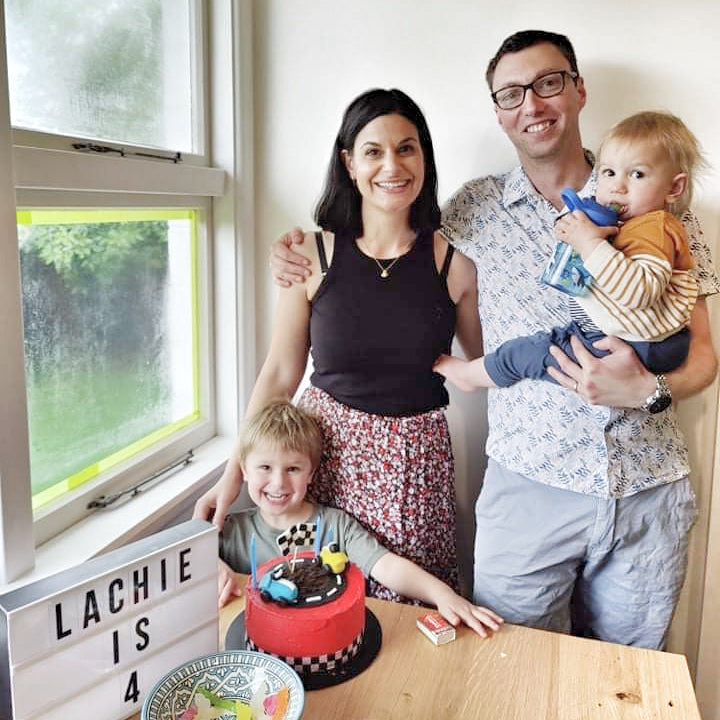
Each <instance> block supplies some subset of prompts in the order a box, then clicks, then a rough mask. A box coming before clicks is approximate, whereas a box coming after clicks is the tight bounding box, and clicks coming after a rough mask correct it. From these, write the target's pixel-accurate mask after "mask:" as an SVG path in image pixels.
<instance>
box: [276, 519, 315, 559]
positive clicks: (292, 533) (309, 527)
mask: <svg viewBox="0 0 720 720" xmlns="http://www.w3.org/2000/svg"><path fill="white" fill-rule="evenodd" d="M296 545H297V546H298V547H313V546H314V545H315V523H314V522H307V523H298V524H297V525H291V526H290V527H289V528H288V529H287V530H285V532H283V533H281V534H280V535H278V536H277V546H278V547H279V548H280V552H281V553H282V554H283V555H289V554H290V553H291V552H292V549H293V548H294V547H295V546H296Z"/></svg>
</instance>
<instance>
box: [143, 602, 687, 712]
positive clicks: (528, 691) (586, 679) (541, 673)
mask: <svg viewBox="0 0 720 720" xmlns="http://www.w3.org/2000/svg"><path fill="white" fill-rule="evenodd" d="M243 607H244V600H243V599H241V598H238V599H237V600H235V601H233V602H232V603H231V604H230V605H228V606H227V607H225V608H224V609H223V610H222V611H221V613H220V641H221V645H222V644H223V643H224V639H225V634H226V631H227V628H228V627H229V625H230V623H231V622H232V620H233V619H234V618H235V617H236V615H237V614H238V613H239V612H240V611H241V610H242V609H243ZM368 607H369V608H370V609H371V610H372V611H373V613H375V615H376V616H377V618H378V620H379V621H380V625H381V627H382V633H383V638H382V647H381V649H380V653H379V654H378V656H377V658H376V659H375V660H374V661H373V663H372V664H371V665H370V667H369V668H368V669H367V670H365V671H364V672H363V673H361V674H360V675H358V676H357V677H355V678H353V679H352V680H348V681H346V682H344V683H341V684H340V685H336V686H335V687H331V688H326V689H324V690H314V691H312V692H308V693H306V694H305V712H304V714H303V720H390V719H392V720H400V719H402V720H460V719H462V720H585V719H592V720H594V719H596V718H597V720H600V719H602V720H625V719H627V720H639V719H641V718H642V719H643V720H644V719H645V718H647V719H648V720H650V718H652V719H653V720H664V719H665V718H667V719H668V720H700V713H699V711H698V707H697V702H696V700H695V693H694V691H693V686H692V682H691V680H690V673H689V671H688V667H687V662H686V660H685V657H684V656H683V655H675V654H672V653H663V652H658V651H655V650H643V649H639V648H630V647H625V646H623V645H614V644H611V643H605V642H600V641H597V640H585V639H582V638H576V637H570V636H567V635H561V634H558V633H551V632H545V631H542V630H531V629H529V628H524V627H520V626H517V625H506V626H505V627H503V629H502V630H501V631H500V632H499V633H497V634H496V635H494V636H493V637H492V638H490V639H488V640H483V639H482V638H480V637H479V636H477V635H475V633H473V632H472V631H471V630H469V629H468V628H465V627H463V628H459V629H458V632H457V638H456V640H455V641H454V642H451V643H449V644H447V645H442V646H439V647H436V646H435V645H433V644H432V643H431V642H430V641H429V640H428V639H427V638H426V637H425V636H424V635H423V634H422V633H421V632H420V631H419V630H418V629H417V628H416V627H415V620H416V618H417V616H418V615H419V614H420V612H421V610H420V609H419V608H417V607H413V606H410V605H399V604H396V603H388V602H384V601H382V600H375V599H368ZM134 717H135V718H137V717H139V716H137V715H136V716H134Z"/></svg>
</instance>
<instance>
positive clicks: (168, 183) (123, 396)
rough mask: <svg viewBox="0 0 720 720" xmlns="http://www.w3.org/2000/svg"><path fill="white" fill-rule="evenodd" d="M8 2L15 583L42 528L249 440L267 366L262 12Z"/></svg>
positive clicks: (4, 385)
mask: <svg viewBox="0 0 720 720" xmlns="http://www.w3.org/2000/svg"><path fill="white" fill-rule="evenodd" d="M4 10H5V20H6V23H5V25H6V35H5V37H0V50H1V49H2V47H1V43H2V42H5V45H6V48H7V51H8V52H7V54H8V62H7V67H2V68H0V70H1V71H2V72H6V73H7V76H8V93H7V95H5V93H4V92H2V89H1V87H0V111H2V110H3V108H5V109H6V110H8V111H9V114H10V117H11V119H12V127H10V126H8V125H6V123H5V122H4V121H1V120H0V161H5V162H7V164H8V165H10V163H11V162H12V165H13V167H14V173H13V178H14V184H12V185H11V183H10V181H9V180H8V178H6V184H5V185H3V184H2V182H0V223H5V224H4V225H3V232H4V233H5V234H6V235H9V234H10V233H11V232H12V226H13V225H12V224H11V223H13V221H12V220H11V219H10V217H9V215H8V217H7V218H6V217H5V215H4V214H3V212H4V209H9V208H12V211H13V214H14V215H15V217H14V226H15V228H16V230H17V240H18V242H17V246H16V247H15V248H11V245H8V244H5V245H2V246H0V305H1V307H0V345H2V346H3V347H4V348H6V350H7V351H6V354H5V366H4V373H3V374H2V376H0V393H3V394H4V401H5V402H4V406H3V408H2V410H0V421H2V422H3V423H4V424H5V426H6V427H12V428H13V433H7V434H6V438H5V439H4V440H0V493H1V494H2V498H3V503H2V506H0V511H1V512H2V517H0V535H1V537H0V583H2V582H4V581H5V582H7V581H11V580H13V579H14V578H15V577H17V576H18V575H19V574H21V573H22V572H23V571H25V570H27V569H29V567H30V565H31V564H32V554H33V552H34V551H33V549H32V545H33V535H34V543H37V544H41V543H43V542H46V541H47V540H48V539H50V538H53V537H54V536H55V535H57V534H58V533H62V532H64V531H65V530H66V529H67V528H72V527H74V526H76V525H77V524H78V523H79V521H81V520H83V519H85V518H88V516H89V515H90V516H91V515H92V512H93V511H92V509H91V508H89V505H90V504H91V502H92V501H93V500H95V499H97V498H98V497H99V496H105V497H109V496H112V495H114V494H118V493H121V492H123V491H125V490H127V488H131V487H133V486H134V485H135V484H137V483H138V482H143V481H144V480H145V479H147V478H148V477H149V476H153V475H154V474H156V473H158V472H160V471H162V469H163V468H165V467H167V466H168V465H172V464H173V463H174V462H176V461H177V460H179V459H182V458H183V457H185V456H186V454H187V452H188V451H193V452H195V453H196V454H197V452H198V449H201V450H202V448H204V447H205V446H206V444H208V441H213V438H216V439H217V438H220V437H221V436H223V437H228V438H231V437H234V434H235V432H236V428H237V418H238V407H242V404H243V400H244V392H245V388H246V385H247V384H248V383H247V381H246V380H245V378H246V376H247V375H248V372H247V369H246V362H247V361H248V360H250V361H253V360H254V357H252V352H253V350H254V348H253V346H252V344H251V343H245V344H242V343H241V342H240V340H239V338H240V337H241V335H242V333H243V332H246V333H247V334H248V335H251V336H252V334H253V327H252V324H251V323H252V321H251V317H252V312H251V310H248V306H249V303H246V302H245V299H246V297H247V293H248V291H251V290H252V287H251V286H248V287H245V286H244V285H243V282H242V281H243V278H244V277H247V276H248V275H250V271H249V270H248V269H247V267H248V265H247V263H246V262H244V261H246V260H247V259H250V260H252V254H251V248H244V247H243V246H242V243H240V242H239V240H241V239H243V238H251V233H250V232H249V230H250V228H251V221H252V218H251V215H250V213H251V208H252V194H251V192H250V189H251V187H252V175H251V172H252V157H251V154H250V153H249V152H248V151H247V150H245V156H242V158H241V155H240V149H242V148H246V147H247V145H248V143H247V138H248V134H247V133H248V129H249V128H251V124H250V122H249V120H248V118H251V112H252V108H251V104H250V98H251V80H248V77H251V76H249V73H248V64H249V57H250V56H249V52H250V51H249V47H250V43H249V42H248V41H247V36H248V34H249V32H250V31H249V29H248V28H250V27H251V18H250V17H249V13H250V6H249V4H247V3H239V4H236V3H207V5H206V3H205V2H203V1H202V0H123V1H122V2H119V1H115V0H68V2H63V3H56V2H54V1H52V0H6V2H5V3H4ZM53 28H61V30H57V31H56V32H54V31H53ZM210 37H212V38H213V44H212V45H211V44H209V40H208V38H210ZM55 38H57V42H56V40H55ZM1 56H2V54H1V53H0V57H1ZM240 99H242V101H243V102H242V103H241V102H240ZM3 116H4V115H3V113H2V112H0V118H2V117H3ZM243 143H245V144H243ZM211 147H212V148H213V163H212V165H211V163H210V161H209V155H210V153H209V148H211ZM241 159H242V161H243V162H242V163H241V162H240V160H241ZM235 177H238V178H239V179H241V180H242V183H243V188H244V195H243V196H242V197H239V196H238V194H237V193H235V192H229V191H228V190H229V189H231V188H232V187H233V180H234V178H235ZM6 220H7V222H6ZM245 255H246V256H247V257H245V258H244V257H243V256H245ZM248 288H249V289H248ZM21 310H22V313H21ZM21 317H22V322H21V323H20V322H17V321H18V320H19V319H20V318H21ZM6 320H7V321H6ZM216 326H220V327H222V328H223V332H222V333H221V334H219V335H218V336H217V337H216V336H215V334H214V333H213V328H214V327H216ZM19 385H22V387H20V388H19V389H18V386H19ZM218 385H222V388H223V392H222V393H218V392H216V390H215V388H216V387H217V386H218ZM25 427H27V433H25V432H24V430H23V428H25ZM21 430H23V431H21ZM16 431H17V432H16ZM213 442H214V441H213ZM210 445H212V442H211V443H210ZM225 457H226V454H225V455H224V457H222V458H219V459H218V460H217V462H216V461H215V460H214V459H213V461H212V467H215V466H216V465H221V464H222V460H224V459H225ZM28 471H29V472H28ZM28 476H29V477H28ZM194 481H195V480H192V482H194ZM10 507H12V513H11V512H10ZM139 512H142V507H141V508H140V509H139ZM91 519H92V518H91ZM142 522H144V521H143V520H142V519H139V520H138V525H140V524H141V523H142ZM105 524H108V523H105ZM28 527H30V531H29V532H28ZM28 544H30V546H31V548H30V551H29V553H28V551H27V547H26V546H27V545H28Z"/></svg>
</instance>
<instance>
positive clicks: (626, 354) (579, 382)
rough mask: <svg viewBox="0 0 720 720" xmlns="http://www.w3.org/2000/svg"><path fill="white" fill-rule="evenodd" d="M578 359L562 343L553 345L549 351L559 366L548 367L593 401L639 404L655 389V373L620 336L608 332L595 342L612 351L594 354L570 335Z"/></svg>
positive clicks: (599, 346) (566, 384)
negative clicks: (569, 353) (564, 349)
mask: <svg viewBox="0 0 720 720" xmlns="http://www.w3.org/2000/svg"><path fill="white" fill-rule="evenodd" d="M570 343H571V344H572V348H573V352H574V353H575V357H576V358H577V362H576V363H575V362H573V361H572V360H571V359H570V358H569V357H568V356H567V355H566V354H565V353H564V352H563V351H562V350H561V349H560V348H559V347H556V346H554V345H553V346H551V348H550V353H551V354H552V356H553V357H554V358H555V360H557V362H558V364H559V365H560V370H558V369H557V368H554V367H552V366H550V367H548V374H549V375H550V376H551V377H552V378H553V379H554V380H556V381H557V382H558V383H559V384H560V385H562V386H563V387H565V388H567V389H568V390H574V391H575V392H577V393H578V395H581V396H582V397H584V398H585V400H587V401H588V402H589V403H590V404H591V405H608V406H612V407H632V408H637V407H640V406H641V405H642V404H643V403H644V402H645V400H646V398H647V397H648V396H649V395H651V394H652V392H653V391H654V390H655V387H656V383H655V376H654V375H653V374H652V373H651V372H649V371H648V370H646V369H645V367H644V366H643V364H642V363H641V362H640V359H639V358H638V356H637V355H636V354H635V351H634V350H633V349H632V348H631V347H630V345H628V344H627V343H626V342H624V341H623V340H620V338H616V337H612V336H608V337H605V338H603V339H602V340H598V341H597V342H596V343H595V344H594V345H595V347H596V348H598V349H600V350H607V351H608V352H609V354H608V355H606V356H605V357H601V358H598V357H595V356H594V355H593V354H592V353H591V352H589V351H588V350H587V348H585V347H584V345H583V344H582V343H581V342H580V341H579V340H578V339H577V338H576V337H572V338H570Z"/></svg>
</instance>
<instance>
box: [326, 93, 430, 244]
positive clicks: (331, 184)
mask: <svg viewBox="0 0 720 720" xmlns="http://www.w3.org/2000/svg"><path fill="white" fill-rule="evenodd" d="M381 115H402V116H403V117H404V118H407V119H408V120H409V121H410V122H411V123H412V124H413V125H414V126H415V128H416V129H417V133H418V139H419V140H420V146H421V147H422V151H423V156H424V161H425V180H424V182H423V186H422V189H421V190H420V194H419V195H418V196H417V198H416V199H415V202H414V203H413V204H412V207H411V208H410V226H411V227H412V228H413V230H417V231H418V232H420V231H423V230H431V231H432V230H437V228H439V227H440V206H439V205H438V200H437V169H436V168H435V154H434V152H433V146H432V139H431V138H430V130H429V129H428V126H427V123H426V122H425V118H424V117H423V114H422V111H421V110H420V108H419V107H418V106H417V105H416V104H415V102H414V101H413V100H411V99H410V98H409V97H408V96H407V95H406V94H405V93H404V92H402V91H401V90H395V89H393V90H381V89H375V90H368V91H367V92H365V93H363V94H362V95H360V96H359V97H357V98H355V100H353V101H352V102H351V103H350V105H349V106H348V108H347V109H346V110H345V114H344V115H343V119H342V124H341V125H340V130H339V132H338V134H337V137H336V138H335V145H334V146H333V153H332V157H331V158H330V167H329V168H328V172H327V177H326V179H325V187H324V189H323V192H322V195H321V197H320V200H319V201H318V204H317V206H316V207H315V212H314V215H313V217H314V219H315V222H316V223H317V224H318V226H319V227H321V228H323V229H325V230H330V231H332V232H339V231H343V232H350V233H351V234H352V236H353V237H360V236H361V235H362V234H363V226H362V213H361V206H362V196H361V195H360V192H359V191H358V189H357V188H356V187H355V184H354V183H353V181H352V179H351V178H350V175H349V174H348V171H347V168H346V167H345V163H344V161H343V156H342V151H343V150H347V151H348V152H352V150H353V147H354V145H355V138H356V137H357V136H358V133H359V132H360V131H361V130H362V129H363V128H364V127H365V126H366V125H367V124H368V123H369V122H372V121H373V120H374V119H375V118H377V117H380V116H381Z"/></svg>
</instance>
